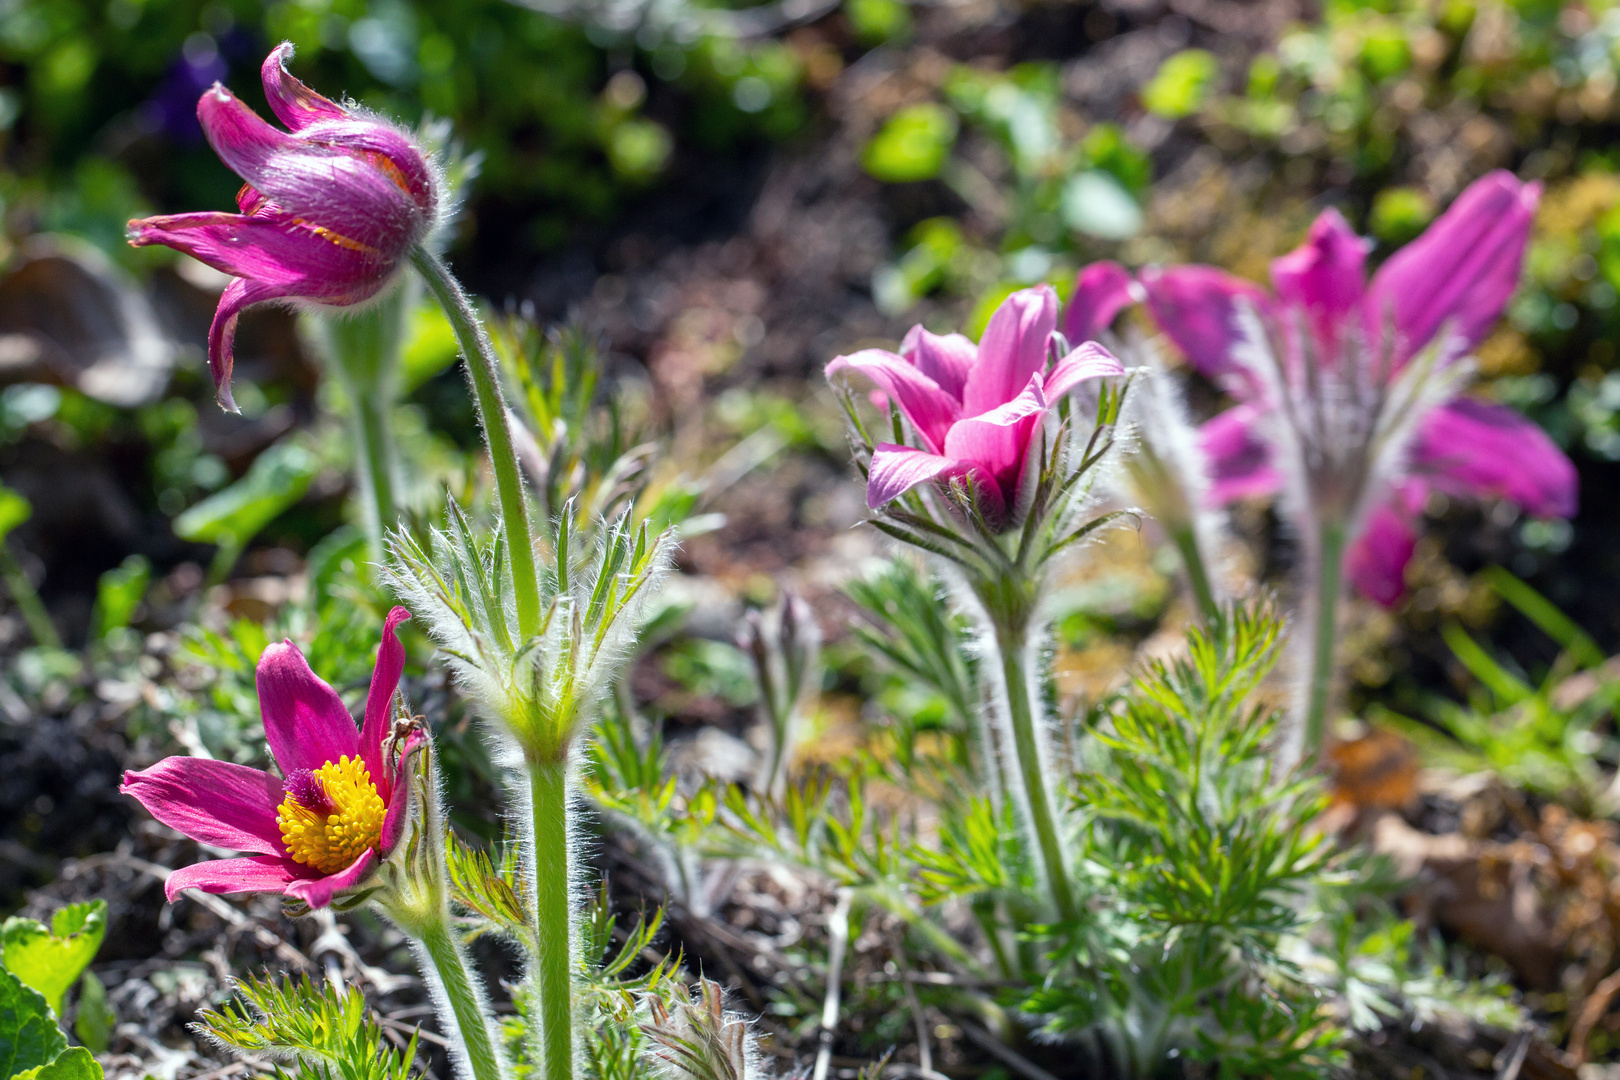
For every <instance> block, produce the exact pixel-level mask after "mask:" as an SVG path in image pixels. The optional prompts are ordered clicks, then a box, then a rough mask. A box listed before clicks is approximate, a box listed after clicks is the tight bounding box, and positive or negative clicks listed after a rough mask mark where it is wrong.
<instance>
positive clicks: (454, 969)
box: [417, 911, 503, 1080]
mask: <svg viewBox="0 0 1620 1080" xmlns="http://www.w3.org/2000/svg"><path fill="white" fill-rule="evenodd" d="M418 933H419V937H418V939H417V940H418V942H419V944H420V945H421V949H422V952H423V954H424V955H425V956H426V958H427V961H428V963H429V964H430V965H431V966H432V968H433V973H434V974H435V975H436V976H437V977H438V980H439V984H440V986H439V989H441V990H442V991H443V992H444V997H445V999H446V1000H447V1001H448V1002H449V1004H450V1012H451V1015H452V1016H453V1017H454V1019H455V1024H456V1029H457V1030H456V1031H455V1032H446V1033H445V1034H447V1035H450V1036H451V1038H452V1049H451V1054H452V1056H455V1042H456V1041H457V1040H456V1039H455V1036H456V1035H458V1034H459V1036H460V1039H459V1041H460V1044H461V1049H462V1051H463V1052H464V1053H465V1054H466V1062H465V1066H466V1069H467V1070H468V1071H469V1072H471V1073H472V1080H502V1075H503V1073H502V1069H501V1058H500V1056H499V1054H497V1052H496V1050H495V1043H494V1039H493V1036H492V1035H491V1030H492V1028H493V1027H494V1023H493V1021H492V1020H491V1019H490V1014H489V1005H488V1003H487V1002H486V1001H485V1000H484V994H483V990H482V989H481V987H480V985H479V983H478V982H477V981H476V980H475V978H474V977H473V975H472V973H471V971H470V970H469V969H468V967H467V955H466V953H465V952H464V951H463V950H462V947H461V944H460V943H459V942H458V941H456V940H455V937H454V931H453V930H452V929H451V926H450V913H449V911H444V912H443V913H442V915H441V917H438V918H428V919H425V920H423V922H422V923H421V924H420V927H419V929H418ZM439 1011H440V1013H441V1014H442V1013H443V1011H444V1010H443V1008H442V1006H441V1008H440V1009H439Z"/></svg>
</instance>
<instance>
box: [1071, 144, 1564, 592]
mask: <svg viewBox="0 0 1620 1080" xmlns="http://www.w3.org/2000/svg"><path fill="white" fill-rule="evenodd" d="M1539 198H1540V186H1539V185H1537V184H1521V183H1520V182H1519V181H1518V180H1516V179H1515V178H1514V177H1513V176H1512V175H1510V174H1508V173H1506V172H1494V173H1491V174H1490V175H1488V176H1486V177H1484V178H1482V179H1480V180H1479V181H1477V182H1475V183H1474V184H1472V185H1470V186H1469V188H1468V190H1466V191H1465V192H1463V194H1462V195H1461V196H1460V197H1459V198H1458V199H1457V201H1456V202H1455V203H1453V204H1452V206H1451V208H1450V209H1449V210H1447V211H1446V213H1445V214H1443V215H1441V217H1440V218H1439V220H1437V221H1436V222H1435V223H1434V224H1433V225H1432V226H1430V227H1429V229H1428V230H1427V231H1426V232H1425V233H1424V234H1423V235H1422V236H1420V237H1419V238H1418V239H1417V240H1415V241H1413V242H1412V243H1411V244H1408V245H1407V246H1406V247H1404V248H1402V249H1401V250H1400V251H1398V252H1396V253H1395V254H1394V255H1393V256H1391V257H1390V258H1389V260H1388V261H1387V262H1385V263H1384V265H1383V266H1381V267H1380V268H1379V270H1378V272H1377V273H1376V274H1374V275H1373V277H1372V280H1371V282H1367V281H1366V280H1365V276H1364V265H1365V261H1366V254H1367V248H1368V245H1367V243H1366V242H1365V241H1363V240H1362V239H1361V238H1360V237H1358V236H1356V235H1355V233H1354V232H1352V231H1351V229H1350V227H1349V226H1348V225H1347V224H1346V223H1345V221H1344V219H1343V218H1342V217H1340V216H1339V215H1338V214H1337V213H1336V212H1335V211H1332V210H1329V211H1326V212H1325V213H1323V214H1322V215H1321V216H1320V217H1318V218H1317V220H1316V222H1315V224H1314V225H1312V227H1311V230H1310V234H1309V236H1308V237H1307V238H1306V241H1305V243H1304V245H1302V246H1301V247H1300V248H1298V249H1297V250H1295V251H1293V252H1290V253H1289V254H1287V255H1284V256H1283V257H1281V258H1279V259H1277V260H1275V261H1274V262H1273V263H1272V265H1271V278H1272V286H1273V290H1274V291H1273V292H1272V293H1267V292H1266V291H1265V290H1263V289H1261V288H1260V287H1259V286H1257V285H1254V284H1251V283H1250V282H1247V281H1243V280H1240V279H1238V278H1234V277H1231V276H1230V275H1227V274H1225V273H1223V272H1221V271H1219V270H1216V269H1214V268H1212V267H1207V266H1181V267H1172V268H1170V269H1165V270H1147V271H1144V272H1143V273H1142V274H1141V275H1140V278H1139V281H1140V285H1141V287H1142V290H1143V294H1142V295H1144V297H1145V300H1146V305H1147V308H1148V311H1149V312H1150V313H1151V314H1152V315H1153V317H1154V319H1155V320H1156V321H1157V322H1158V324H1159V326H1160V327H1161V328H1162V329H1163V330H1164V332H1165V334H1166V335H1168V336H1169V338H1170V339H1171V340H1172V341H1173V342H1175V344H1176V345H1177V346H1178V347H1179V348H1180V349H1181V351H1182V352H1183V353H1185V354H1186V356H1187V359H1188V360H1189V361H1190V362H1191V363H1192V365H1193V366H1194V367H1195V368H1197V369H1198V370H1199V371H1200V372H1202V373H1203V374H1205V375H1207V376H1209V377H1210V378H1211V379H1213V380H1215V381H1216V382H1217V383H1218V384H1220V385H1221V386H1222V387H1223V388H1224V389H1225V390H1226V391H1227V392H1228V393H1230V394H1231V395H1232V396H1233V397H1235V398H1237V399H1238V402H1239V404H1238V405H1237V406H1236V407H1234V408H1231V409H1228V410H1227V411H1226V412H1224V413H1221V414H1220V415H1219V416H1216V417H1215V418H1214V419H1213V420H1211V421H1209V422H1208V423H1207V424H1205V425H1204V427H1203V429H1202V431H1201V433H1200V441H1201V444H1202V448H1203V450H1204V453H1205V456H1206V458H1207V460H1208V465H1209V469H1210V480H1211V485H1212V490H1211V495H1212V497H1213V498H1214V500H1215V501H1217V502H1221V503H1226V502H1231V501H1234V500H1236V499H1241V498H1245V497H1249V496H1255V495H1267V494H1271V493H1274V492H1276V491H1278V490H1279V489H1281V488H1283V487H1285V486H1288V483H1287V482H1288V479H1289V477H1290V476H1296V477H1298V478H1299V483H1298V484H1297V485H1295V486H1294V488H1293V490H1294V492H1295V495H1296V497H1297V498H1298V499H1299V500H1300V501H1301V502H1303V504H1304V506H1303V507H1302V508H1303V509H1305V510H1308V511H1309V512H1310V513H1311V514H1313V515H1315V516H1316V517H1317V518H1318V519H1319V520H1320V519H1323V518H1330V517H1333V516H1335V515H1337V516H1339V517H1341V518H1342V519H1343V520H1346V521H1348V522H1350V523H1351V524H1352V526H1354V527H1356V529H1357V531H1356V535H1355V538H1354V540H1353V541H1352V544H1351V547H1350V549H1349V550H1348V551H1347V553H1346V560H1345V565H1346V569H1347V571H1348V572H1349V574H1350V577H1351V580H1352V581H1354V582H1355V584H1356V586H1357V587H1358V588H1359V589H1360V591H1361V592H1362V593H1363V594H1365V595H1366V596H1368V597H1370V598H1372V599H1374V600H1376V601H1378V602H1379V603H1382V604H1385V605H1390V604H1393V603H1394V602H1395V601H1396V600H1398V599H1399V598H1400V595H1401V593H1402V592H1403V591H1404V588H1405V577H1404V575H1405V570H1406V565H1407V563H1408V562H1409V561H1410V559H1411V556H1412V550H1413V548H1414V546H1415V544H1416V542H1417V531H1416V530H1417V524H1418V520H1419V517H1420V515H1421V513H1422V507H1423V505H1424V502H1425V500H1426V498H1427V495H1428V493H1429V492H1430V491H1441V492H1445V493H1447V494H1453V495H1464V496H1474V497H1481V498H1507V499H1511V500H1513V501H1514V502H1515V503H1517V504H1518V505H1519V506H1521V507H1523V508H1524V509H1525V510H1526V511H1528V512H1529V513H1531V514H1534V515H1538V516H1560V517H1568V516H1571V515H1573V514H1574V513H1575V509H1576V488H1577V480H1576V475H1575V469H1574V466H1573V465H1572V464H1571V463H1570V461H1569V459H1568V458H1566V457H1565V456H1564V454H1563V452H1562V451H1560V450H1559V449H1558V447H1557V446H1556V445H1554V444H1553V442H1552V440H1551V439H1549V438H1548V437H1547V435H1546V434H1545V433H1544V432H1543V431H1542V430H1541V429H1540V428H1539V427H1537V426H1536V425H1535V424H1533V423H1531V422H1530V421H1528V420H1526V419H1525V418H1524V417H1522V416H1520V415H1519V414H1518V413H1516V412H1514V411H1513V410H1512V409H1508V408H1505V407H1503V406H1500V405H1493V404H1487V403H1485V402H1482V401H1478V400H1475V399H1473V398H1468V397H1460V396H1458V394H1459V393H1460V391H1461V390H1462V383H1461V381H1460V380H1458V379H1456V378H1455V377H1454V376H1455V374H1456V372H1455V371H1453V370H1451V365H1452V364H1453V362H1454V361H1456V360H1458V359H1460V358H1461V357H1462V356H1463V355H1464V354H1466V353H1467V352H1468V351H1469V350H1470V349H1472V348H1473V347H1474V346H1475V345H1477V344H1478V343H1479V342H1480V341H1481V340H1482V339H1483V338H1484V337H1485V335H1486V334H1487V333H1488V332H1489V330H1490V329H1491V327H1492V326H1493V325H1494V324H1495V322H1496V320H1497V318H1498V317H1499V316H1500V314H1501V312H1502V309H1503V307H1504V306H1505V305H1506V304H1507V301H1508V299H1509V298H1510V297H1511V296H1512V294H1513V290H1514V288H1515V287H1516V286H1517V284H1518V280H1519V270H1520V265H1521V263H1522V260H1523V254H1524V247H1525V243H1526V241H1527V239H1528V237H1529V232H1530V226H1531V222H1532V219H1533V218H1534V215H1535V209H1536V204H1537V201H1538V200H1539ZM1100 265H1104V266H1106V265H1108V264H1100ZM1088 274H1089V275H1091V277H1090V280H1092V281H1093V282H1096V283H1098V287H1097V288H1095V289H1093V290H1092V291H1091V292H1090V293H1087V292H1085V290H1081V292H1080V293H1079V294H1077V300H1078V299H1080V298H1081V297H1084V298H1085V302H1084V304H1083V305H1080V304H1078V303H1077V305H1076V307H1075V308H1071V311H1070V312H1069V318H1070V321H1071V323H1073V322H1075V321H1079V322H1085V321H1087V320H1092V321H1095V319H1097V318H1104V320H1105V321H1106V319H1111V318H1112V317H1113V313H1114V312H1115V311H1117V310H1118V306H1114V307H1112V308H1110V307H1109V305H1111V304H1117V303H1123V302H1124V301H1123V300H1122V299H1121V297H1123V296H1127V295H1128V291H1129V289H1130V284H1129V282H1128V280H1127V281H1125V282H1124V283H1121V280H1120V273H1119V272H1118V268H1117V267H1114V268H1113V269H1111V270H1108V271H1100V270H1098V269H1097V268H1096V267H1091V268H1088V269H1087V270H1086V271H1084V272H1083V273H1082V277H1083V279H1084V278H1085V275H1088ZM1245 312H1249V313H1252V318H1250V317H1249V316H1247V315H1245ZM1246 320H1247V321H1246ZM1246 328H1247V329H1246ZM1256 329H1258V333H1256V332H1254V331H1255V330H1256ZM1257 338H1261V339H1263V340H1257ZM1426 350H1433V351H1432V352H1426ZM1420 356H1422V357H1425V358H1426V359H1425V365H1426V366H1425V367H1423V368H1422V369H1421V370H1419V369H1414V368H1412V367H1411V365H1412V362H1413V361H1414V359H1415V358H1417V357H1420ZM1419 382H1421V383H1424V385H1415V383H1419ZM1403 425H1404V426H1403ZM1382 443H1389V444H1392V445H1382Z"/></svg>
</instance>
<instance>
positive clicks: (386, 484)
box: [350, 393, 399, 560]
mask: <svg viewBox="0 0 1620 1080" xmlns="http://www.w3.org/2000/svg"><path fill="white" fill-rule="evenodd" d="M350 408H351V409H352V410H353V412H352V414H351V416H350V419H351V421H352V422H353V424H354V441H355V443H356V444H357V446H358V447H359V450H360V462H359V464H360V496H361V498H362V500H364V505H363V508H362V514H363V516H364V519H365V528H366V539H367V540H368V541H369V542H370V544H371V549H372V552H373V555H374V557H375V558H377V559H379V560H380V559H381V558H382V551H383V535H384V534H385V533H386V532H387V531H388V530H389V529H391V528H393V527H394V523H395V522H396V521H398V520H399V507H398V503H397V502H396V500H395V496H394V489H395V478H394V453H393V438H392V436H391V434H390V432H389V428H388V412H389V403H388V402H387V401H384V400H382V399H381V398H380V397H379V396H378V395H376V394H366V393H359V394H353V395H351V401H350Z"/></svg>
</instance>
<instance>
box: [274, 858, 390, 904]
mask: <svg viewBox="0 0 1620 1080" xmlns="http://www.w3.org/2000/svg"><path fill="white" fill-rule="evenodd" d="M376 866H377V852H376V851H375V850H373V849H371V848H367V849H366V850H365V851H364V852H362V853H361V854H360V856H359V857H358V858H356V859H355V860H354V862H352V863H350V864H349V865H348V866H347V867H345V868H344V869H342V870H339V871H338V872H337V873H335V874H327V875H326V876H324V877H307V878H300V879H298V880H296V881H294V882H292V883H291V884H289V885H288V886H287V887H286V888H285V889H284V890H283V892H285V894H286V895H288V896H290V897H292V898H293V899H294V900H302V901H303V902H304V903H306V904H308V905H309V906H310V907H312V908H323V907H325V906H326V905H327V904H330V903H331V902H332V897H334V896H336V895H337V894H338V893H340V892H345V891H347V890H349V889H353V888H355V887H356V886H357V885H359V884H361V883H362V882H364V881H365V880H366V878H368V877H370V876H371V872H372V870H374V869H376Z"/></svg>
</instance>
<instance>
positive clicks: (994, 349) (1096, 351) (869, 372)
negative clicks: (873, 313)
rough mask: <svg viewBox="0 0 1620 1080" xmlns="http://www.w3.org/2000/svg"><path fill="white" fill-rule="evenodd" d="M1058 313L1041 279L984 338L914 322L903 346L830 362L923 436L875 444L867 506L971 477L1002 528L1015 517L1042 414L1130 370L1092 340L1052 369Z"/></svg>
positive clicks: (1011, 302)
mask: <svg viewBox="0 0 1620 1080" xmlns="http://www.w3.org/2000/svg"><path fill="white" fill-rule="evenodd" d="M1057 316H1058V300H1057V294H1056V293H1054V292H1053V291H1052V289H1051V288H1050V287H1049V286H1046V285H1040V286H1037V287H1035V288H1032V289H1022V290H1019V291H1018V292H1015V293H1013V294H1012V295H1011V296H1009V297H1007V299H1006V300H1004V301H1003V302H1002V304H1001V306H1000V307H998V308H997V309H996V312H995V314H994V315H992V316H991V317H990V323H989V325H988V326H986V327H985V331H984V335H983V337H981V338H980V340H979V343H978V344H977V345H974V344H973V342H971V341H969V340H968V339H967V338H965V337H963V336H962V335H961V334H946V335H943V336H941V335H938V334H932V333H929V332H928V331H927V330H925V329H923V328H922V327H921V326H914V327H912V328H911V331H910V333H908V334H907V335H906V338H905V341H904V342H903V343H902V344H901V346H900V352H899V353H898V354H896V353H891V352H887V351H885V350H882V349H864V350H862V351H861V352H858V353H853V354H851V355H849V356H840V357H837V358H835V359H834V360H833V361H832V363H830V364H828V365H827V377H828V378H829V379H830V378H832V377H833V376H834V375H836V374H838V373H839V372H841V371H850V372H859V373H860V374H862V375H865V376H866V377H867V378H869V379H871V380H872V382H874V383H876V384H877V386H878V388H879V389H880V390H882V391H883V392H884V393H885V394H887V395H888V396H889V398H890V400H892V401H893V402H894V403H895V404H896V405H897V406H898V407H899V409H900V412H901V414H902V415H903V416H904V417H905V418H906V420H907V422H908V423H910V425H911V428H912V430H913V431H914V432H915V433H916V437H917V440H918V441H919V442H920V443H921V446H903V445H900V444H898V443H879V444H878V445H877V446H876V447H874V448H873V452H872V465H871V470H870V473H869V475H868V478H867V485H866V502H867V505H868V506H869V507H871V508H872V509H874V510H875V509H877V508H878V507H880V506H883V505H884V504H886V503H889V502H891V501H893V500H894V499H897V498H899V497H900V496H901V495H903V494H905V493H906V492H907V491H910V490H911V489H912V488H914V487H917V486H918V485H919V484H925V483H928V482H930V481H942V480H949V479H952V478H955V477H965V478H971V479H972V480H973V482H974V484H975V487H976V490H977V491H978V493H979V497H980V499H981V500H982V503H983V508H984V512H985V516H986V518H987V519H989V520H990V521H992V522H994V523H997V524H999V525H1003V526H1005V525H1009V524H1012V523H1013V522H1014V521H1015V518H1016V507H1017V502H1018V493H1019V491H1020V490H1021V487H1022V486H1023V485H1024V483H1025V481H1026V480H1027V478H1028V466H1029V463H1030V461H1031V460H1033V455H1031V454H1030V453H1029V451H1030V447H1031V445H1032V442H1033V440H1035V439H1036V438H1037V436H1038V433H1039V430H1040V428H1041V425H1042V420H1043V418H1044V417H1045V416H1046V415H1047V413H1048V412H1049V410H1050V409H1051V408H1052V407H1053V406H1054V405H1056V403H1057V402H1058V401H1060V400H1062V398H1063V397H1064V396H1065V395H1066V394H1068V393H1069V392H1070V391H1072V390H1073V389H1074V388H1075V387H1077V386H1079V385H1080V384H1081V383H1082V382H1085V381H1087V380H1089V379H1095V378H1100V377H1103V376H1108V375H1120V374H1123V373H1124V368H1123V366H1122V365H1121V364H1120V362H1119V361H1118V360H1117V359H1115V358H1114V356H1113V355H1112V354H1110V353H1109V352H1108V350H1107V349H1104V348H1103V347H1102V346H1101V345H1098V344H1096V343H1094V342H1087V343H1086V344H1084V345H1081V346H1080V347H1079V348H1077V349H1075V350H1074V351H1072V352H1070V353H1069V354H1068V355H1066V356H1064V357H1062V358H1061V359H1059V360H1058V361H1057V362H1056V363H1055V364H1051V366H1050V367H1048V349H1049V343H1050V342H1051V340H1052V335H1053V331H1054V330H1056V329H1057Z"/></svg>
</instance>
